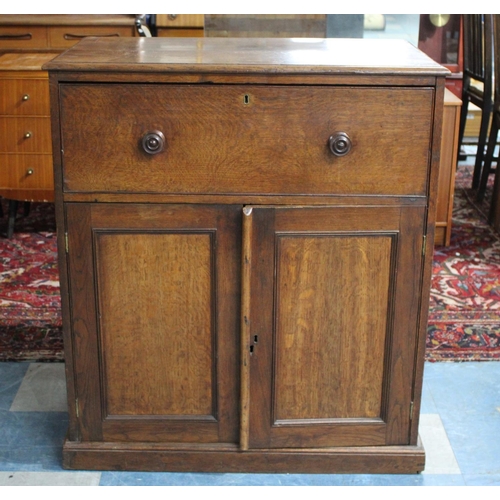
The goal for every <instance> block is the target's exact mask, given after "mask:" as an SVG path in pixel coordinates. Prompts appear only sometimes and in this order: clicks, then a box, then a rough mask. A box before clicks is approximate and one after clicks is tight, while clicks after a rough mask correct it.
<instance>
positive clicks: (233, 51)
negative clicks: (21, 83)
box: [44, 38, 449, 76]
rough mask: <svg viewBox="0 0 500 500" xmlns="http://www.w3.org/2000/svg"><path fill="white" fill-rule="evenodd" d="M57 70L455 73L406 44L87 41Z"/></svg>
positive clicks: (51, 66)
mask: <svg viewBox="0 0 500 500" xmlns="http://www.w3.org/2000/svg"><path fill="white" fill-rule="evenodd" d="M44 69H48V70H55V71H91V72H99V71H105V72H109V71H124V72H146V71H147V72H179V71H182V72H199V73H209V72H220V73H268V74H269V73H284V74H308V75H310V74H332V75H333V74H346V75H347V74H348V75H353V74H354V75H358V74H361V75H363V74H365V75H366V74H368V75H369V74H382V75H420V76H424V75H427V76H429V75H432V76H444V75H447V74H449V71H448V70H447V69H446V68H444V67H443V66H441V65H439V64H437V63H436V62H435V61H433V60H432V59H431V58H430V57H428V56H427V55H425V54H424V53H423V52H420V51H419V50H418V49H417V48H415V47H414V46H413V45H411V44H410V43H408V42H406V41H404V40H384V39H380V40H369V41H368V40H363V39H335V38H310V39H307V38H306V39H304V38H302V39H286V38H260V39H256V38H231V39H228V38H174V39H163V38H122V39H103V38H101V39H100V38H86V39H84V40H83V41H81V42H80V43H78V44H77V45H75V46H74V47H72V48H71V49H69V50H68V51H66V52H65V53H63V54H61V55H59V56H58V57H56V58H55V59H53V60H52V61H51V62H49V63H48V64H46V65H45V66H44Z"/></svg>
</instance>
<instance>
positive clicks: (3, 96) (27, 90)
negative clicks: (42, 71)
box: [0, 78, 50, 116]
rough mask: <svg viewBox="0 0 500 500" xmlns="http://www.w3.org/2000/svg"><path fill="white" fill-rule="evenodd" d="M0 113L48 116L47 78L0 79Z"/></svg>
mask: <svg viewBox="0 0 500 500" xmlns="http://www.w3.org/2000/svg"><path fill="white" fill-rule="evenodd" d="M0 115H44V116H50V103H49V82H48V81H47V79H43V80H42V79H30V78H19V79H17V78H13V79H8V78H6V79H0Z"/></svg>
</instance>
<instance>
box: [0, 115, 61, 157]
mask: <svg viewBox="0 0 500 500" xmlns="http://www.w3.org/2000/svg"><path fill="white" fill-rule="evenodd" d="M0 131H1V133H0V153H51V152H52V143H51V135H50V118H49V117H46V118H45V117H37V116H29V117H24V116H19V117H14V116H9V117H3V116H0Z"/></svg>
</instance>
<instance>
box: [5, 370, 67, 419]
mask: <svg viewBox="0 0 500 500" xmlns="http://www.w3.org/2000/svg"><path fill="white" fill-rule="evenodd" d="M67 409H68V405H67V398H66V378H65V373H64V363H32V364H31V365H30V367H29V369H28V371H27V372H26V375H25V376H24V379H23V381H22V383H21V386H20V387H19V390H18V391H17V394H16V397H15V398H14V401H13V402H12V406H11V407H10V411H47V412H48V411H59V412H62V411H67Z"/></svg>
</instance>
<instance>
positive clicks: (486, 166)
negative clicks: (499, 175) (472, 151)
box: [474, 111, 498, 202]
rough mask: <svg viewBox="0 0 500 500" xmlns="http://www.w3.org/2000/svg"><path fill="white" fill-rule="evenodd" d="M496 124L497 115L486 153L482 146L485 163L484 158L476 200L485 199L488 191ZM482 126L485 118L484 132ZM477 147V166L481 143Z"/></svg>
mask: <svg viewBox="0 0 500 500" xmlns="http://www.w3.org/2000/svg"><path fill="white" fill-rule="evenodd" d="M483 117H485V115H484V111H483ZM485 121H486V120H485ZM488 122H489V119H488V120H487V121H486V126H487V125H488ZM495 124H496V125H498V122H497V120H496V118H495V116H493V119H492V124H491V130H490V134H489V139H488V141H487V143H488V147H487V150H486V153H484V146H483V148H482V152H483V156H482V158H481V163H483V160H484V163H483V165H482V169H481V178H480V183H479V187H478V190H477V193H476V200H477V201H479V202H481V201H483V199H484V195H485V193H486V187H487V186H488V178H489V176H490V174H491V162H492V160H493V153H494V151H495V145H496V140H497V134H498V127H496V126H495ZM482 127H483V118H481V133H483V130H482ZM495 128H496V131H495ZM486 132H487V129H486ZM486 132H484V133H485V135H486ZM480 137H481V135H480ZM484 144H486V140H485V142H484ZM477 148H478V152H477V156H476V166H477V160H478V158H479V144H478V146H477ZM474 168H476V167H474Z"/></svg>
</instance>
